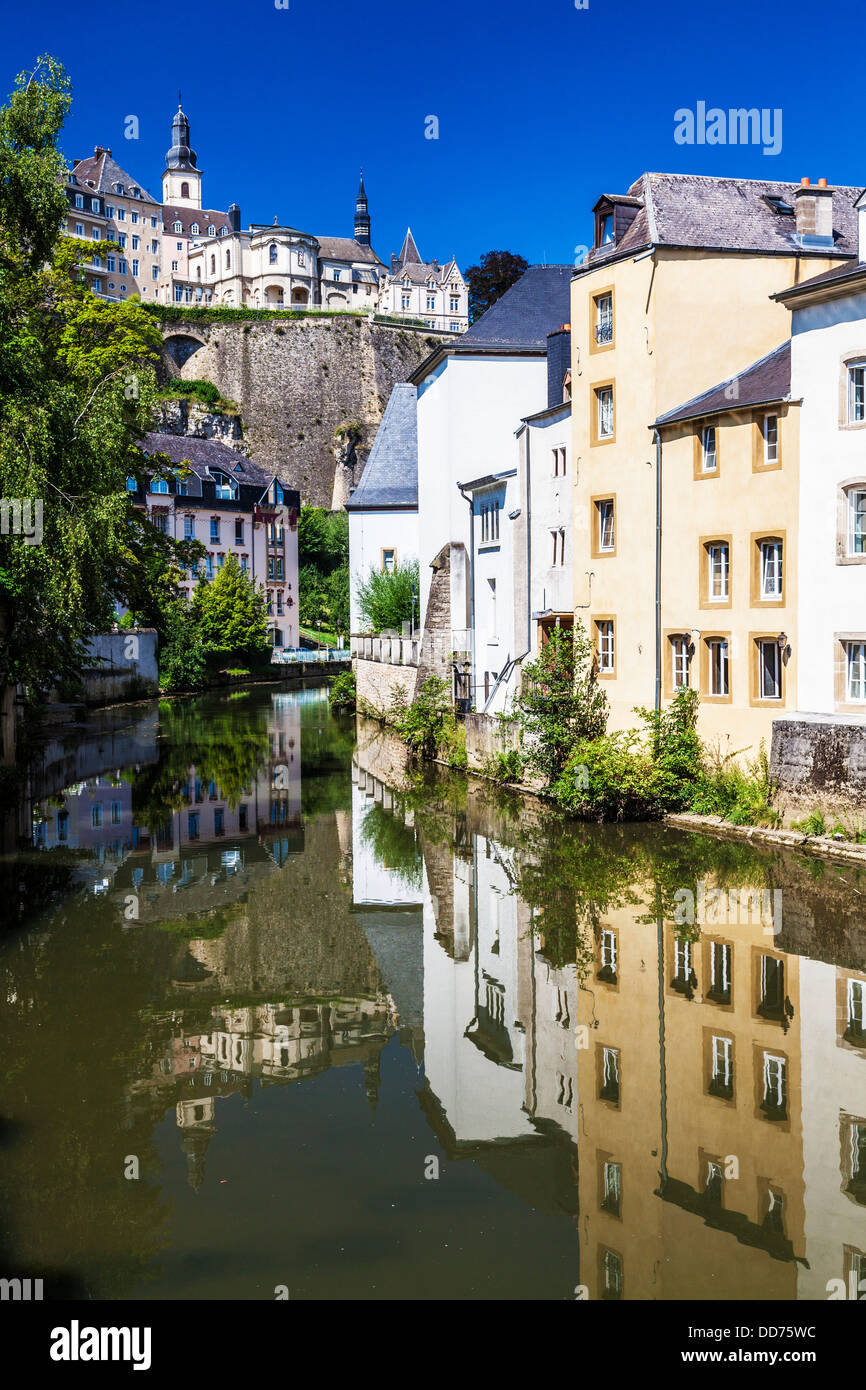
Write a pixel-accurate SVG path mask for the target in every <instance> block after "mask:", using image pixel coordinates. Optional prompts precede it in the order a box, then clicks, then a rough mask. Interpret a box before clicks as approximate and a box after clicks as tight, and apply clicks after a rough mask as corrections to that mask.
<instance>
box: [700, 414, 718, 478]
mask: <svg viewBox="0 0 866 1390" xmlns="http://www.w3.org/2000/svg"><path fill="white" fill-rule="evenodd" d="M717 463H718V460H717V458H716V427H715V425H704V426H703V428H702V429H701V472H702V473H715V471H716V467H717Z"/></svg>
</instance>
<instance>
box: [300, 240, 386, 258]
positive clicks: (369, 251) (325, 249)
mask: <svg viewBox="0 0 866 1390" xmlns="http://www.w3.org/2000/svg"><path fill="white" fill-rule="evenodd" d="M316 241H317V242H318V243H319V256H320V257H322V258H323V259H324V260H327V261H350V262H352V261H354V262H361V263H362V264H365V265H381V264H382V262H381V261H380V260H379V257H378V256H377V255H376V252H375V251H374V250H373V248H372V246H364V245H363V244H362V243H361V242H360V241H353V240H352V238H351V237H347V236H317V237H316Z"/></svg>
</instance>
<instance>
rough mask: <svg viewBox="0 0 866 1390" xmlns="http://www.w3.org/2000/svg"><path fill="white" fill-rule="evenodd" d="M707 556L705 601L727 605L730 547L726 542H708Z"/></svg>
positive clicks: (729, 577) (729, 592) (728, 597)
mask: <svg viewBox="0 0 866 1390" xmlns="http://www.w3.org/2000/svg"><path fill="white" fill-rule="evenodd" d="M706 554H707V591H706V592H707V600H708V602H709V603H728V602H729V600H730V597H731V588H730V580H731V566H730V555H731V547H730V544H729V542H728V541H709V542H708V544H707V545H706Z"/></svg>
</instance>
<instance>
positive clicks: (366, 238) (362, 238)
mask: <svg viewBox="0 0 866 1390" xmlns="http://www.w3.org/2000/svg"><path fill="white" fill-rule="evenodd" d="M355 240H356V241H359V242H360V243H361V245H362V246H369V245H370V212H369V209H368V207H367V190H366V189H365V187H364V170H363V169H362V170H361V182H360V184H359V185H358V196H357V198H356V199H355Z"/></svg>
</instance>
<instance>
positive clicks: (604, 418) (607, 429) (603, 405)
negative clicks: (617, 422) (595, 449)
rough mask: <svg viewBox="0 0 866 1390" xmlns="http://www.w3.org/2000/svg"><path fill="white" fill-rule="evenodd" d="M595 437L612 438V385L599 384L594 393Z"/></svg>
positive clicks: (600, 438) (598, 438) (599, 438)
mask: <svg viewBox="0 0 866 1390" xmlns="http://www.w3.org/2000/svg"><path fill="white" fill-rule="evenodd" d="M595 401H596V439H597V440H603V439H613V387H612V386H600V387H598V389H597V390H596V393H595Z"/></svg>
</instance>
